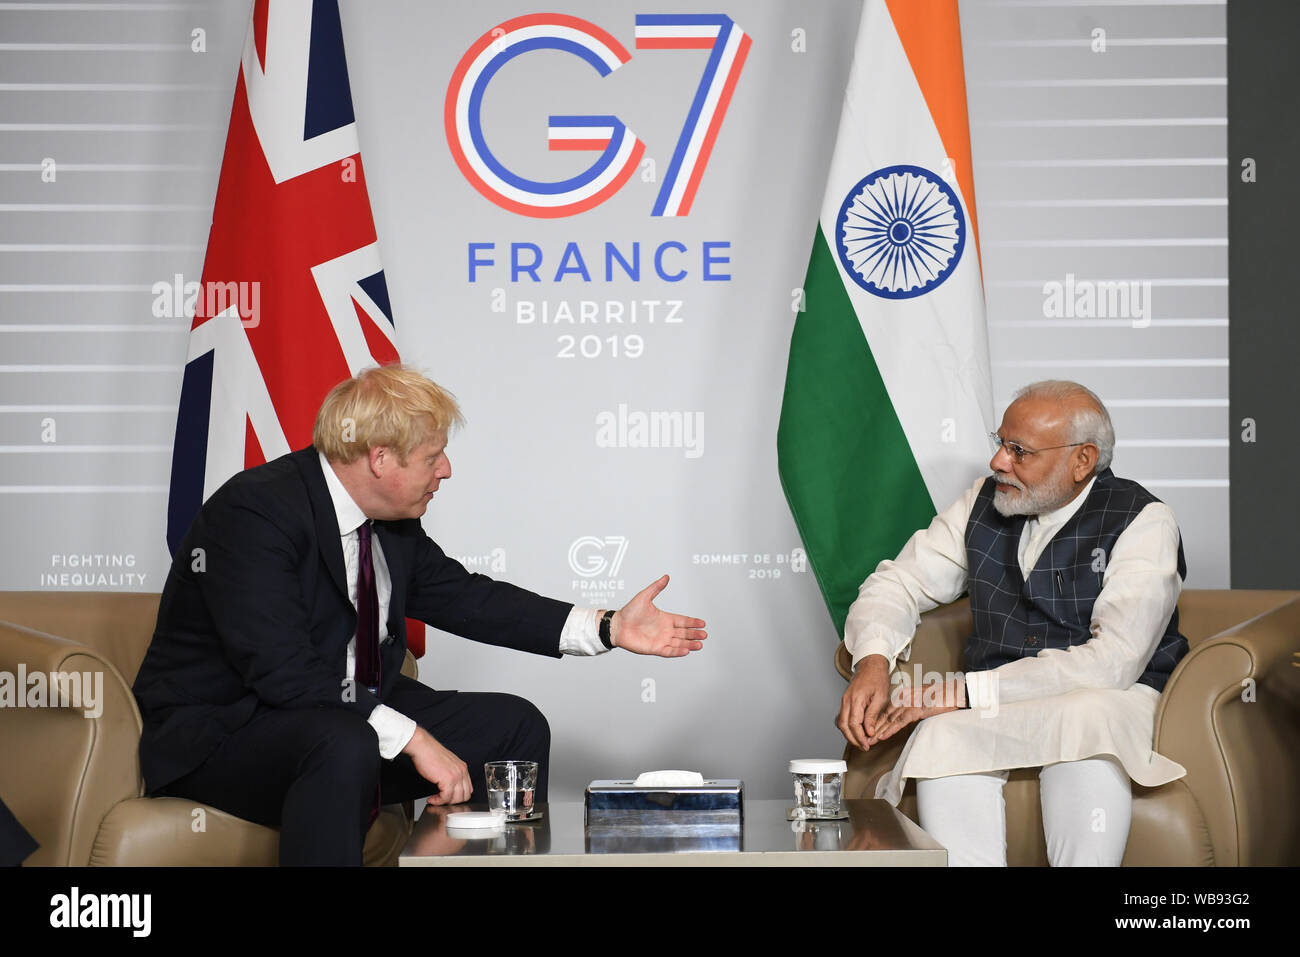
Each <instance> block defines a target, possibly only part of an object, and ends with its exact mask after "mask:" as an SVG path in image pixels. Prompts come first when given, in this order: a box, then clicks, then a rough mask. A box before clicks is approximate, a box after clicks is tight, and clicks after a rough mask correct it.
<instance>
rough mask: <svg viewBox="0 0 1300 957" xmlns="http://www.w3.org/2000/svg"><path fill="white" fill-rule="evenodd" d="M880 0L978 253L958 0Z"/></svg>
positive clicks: (978, 236) (977, 229)
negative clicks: (953, 175) (948, 164)
mask: <svg viewBox="0 0 1300 957" xmlns="http://www.w3.org/2000/svg"><path fill="white" fill-rule="evenodd" d="M885 5H886V6H887V7H888V8H889V16H890V18H891V19H892V20H893V21H894V29H895V30H896V31H897V32H898V38H899V40H901V41H902V43H903V51H904V52H905V53H906V54H907V62H908V63H910V64H911V65H912V72H913V73H914V74H915V75H916V82H917V84H918V85H919V86H920V87H921V95H922V96H924V97H925V102H926V105H927V106H929V107H930V116H931V117H933V118H934V125H935V126H936V127H937V128H938V130H939V138H940V139H941V140H942V141H943V148H944V150H945V151H946V152H947V154H948V156H949V158H950V159H951V160H952V164H953V167H954V168H955V169H956V172H957V185H958V186H959V187H960V188H961V195H962V199H963V200H965V202H966V209H967V210H969V211H970V222H971V231H972V232H973V233H974V235H975V249H976V252H978V251H979V239H980V231H979V221H978V219H977V218H976V216H975V178H974V175H973V174H972V172H971V161H970V122H969V120H968V119H967V116H966V72H965V67H964V66H963V64H962V57H961V24H960V22H959V21H958V18H957V0H885ZM980 261H981V262H982V261H983V257H982V256H981V257H980ZM982 272H983V270H982V269H981V273H982Z"/></svg>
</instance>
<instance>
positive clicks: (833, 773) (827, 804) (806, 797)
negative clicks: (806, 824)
mask: <svg viewBox="0 0 1300 957" xmlns="http://www.w3.org/2000/svg"><path fill="white" fill-rule="evenodd" d="M848 769H849V766H848V764H846V763H845V762H844V761H841V760H837V759H834V758H800V759H797V760H794V761H791V762H790V775H791V776H792V777H793V778H794V806H795V811H796V813H798V812H802V813H803V814H805V815H807V816H808V817H837V816H838V815H840V814H841V813H842V812H841V810H840V798H841V794H842V793H843V790H844V772H846V771H847V770H848Z"/></svg>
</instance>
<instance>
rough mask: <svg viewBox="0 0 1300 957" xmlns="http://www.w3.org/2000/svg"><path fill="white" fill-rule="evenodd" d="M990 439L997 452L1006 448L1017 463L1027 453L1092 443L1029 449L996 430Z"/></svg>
mask: <svg viewBox="0 0 1300 957" xmlns="http://www.w3.org/2000/svg"><path fill="white" fill-rule="evenodd" d="M989 441H990V442H992V443H993V452H994V454H997V451H998V449H1006V450H1007V453H1008V454H1009V455H1010V456H1011V457H1012V458H1013V459H1015V460H1016V462H1017V463H1019V462H1023V461H1024V460H1025V456H1027V455H1037V454H1038V453H1039V452H1050V451H1052V450H1053V449H1072V448H1074V447H1075V446H1076V445H1091V444H1092V443H1090V442H1070V443H1068V444H1066V445H1049V446H1048V447H1047V448H1045V449H1027V448H1025V447H1024V446H1023V445H1017V444H1016V443H1015V442H1007V441H1006V440H1005V439H1003V438H1002V436H1000V435H998V434H997V433H996V432H990V433H989Z"/></svg>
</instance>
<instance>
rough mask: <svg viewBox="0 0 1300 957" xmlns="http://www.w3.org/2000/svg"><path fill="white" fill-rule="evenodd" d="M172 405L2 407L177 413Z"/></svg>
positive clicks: (14, 407)
mask: <svg viewBox="0 0 1300 957" xmlns="http://www.w3.org/2000/svg"><path fill="white" fill-rule="evenodd" d="M175 411H176V404H175V403H174V402H173V403H172V404H171V405H0V413H4V412H175Z"/></svg>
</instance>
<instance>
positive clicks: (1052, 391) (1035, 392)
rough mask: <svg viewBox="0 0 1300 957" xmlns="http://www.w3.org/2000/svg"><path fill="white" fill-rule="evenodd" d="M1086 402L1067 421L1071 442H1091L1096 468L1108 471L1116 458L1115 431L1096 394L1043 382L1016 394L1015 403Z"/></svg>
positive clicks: (1062, 383) (1061, 382)
mask: <svg viewBox="0 0 1300 957" xmlns="http://www.w3.org/2000/svg"><path fill="white" fill-rule="evenodd" d="M1084 397H1086V398H1087V399H1088V402H1089V403H1090V404H1091V408H1090V407H1089V405H1087V404H1084V405H1078V406H1075V408H1074V413H1073V415H1072V417H1071V419H1070V441H1071V442H1072V443H1074V442H1091V443H1092V444H1093V445H1095V446H1097V468H1096V469H1095V470H1094V471H1095V472H1101V471H1104V470H1105V469H1107V468H1109V467H1110V460H1111V458H1112V457H1113V456H1114V454H1115V427H1114V426H1113V425H1111V422H1110V413H1109V412H1107V411H1106V406H1105V405H1104V404H1103V403H1102V401H1101V399H1099V398H1097V394H1096V393H1095V392H1093V391H1092V390H1091V389H1089V388H1087V387H1086V386H1082V385H1080V384H1079V383H1077V382H1070V381H1068V380H1065V379H1045V380H1043V381H1042V382H1034V383H1031V384H1030V385H1027V386H1025V387H1024V388H1023V389H1021V390H1020V391H1019V392H1017V393H1016V394H1015V399H1017V400H1018V399H1050V400H1053V401H1056V402H1068V401H1069V400H1071V399H1078V398H1084Z"/></svg>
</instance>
